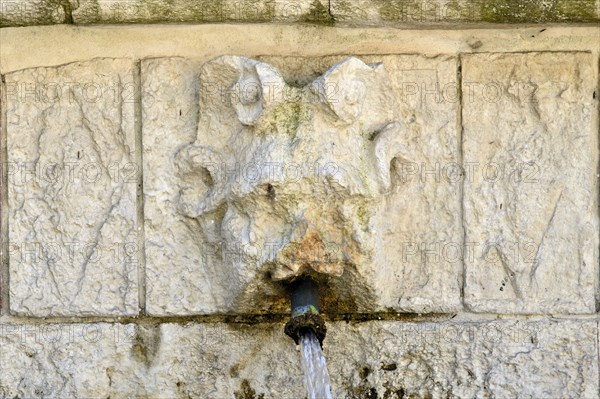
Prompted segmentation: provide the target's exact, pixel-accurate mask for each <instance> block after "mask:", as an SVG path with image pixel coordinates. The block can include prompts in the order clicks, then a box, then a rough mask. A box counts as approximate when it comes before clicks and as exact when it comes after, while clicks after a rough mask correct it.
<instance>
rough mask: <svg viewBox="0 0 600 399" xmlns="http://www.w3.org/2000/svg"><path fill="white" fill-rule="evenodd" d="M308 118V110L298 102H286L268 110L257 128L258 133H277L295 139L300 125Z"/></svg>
mask: <svg viewBox="0 0 600 399" xmlns="http://www.w3.org/2000/svg"><path fill="white" fill-rule="evenodd" d="M308 118H309V113H308V109H307V108H306V106H305V105H304V104H302V102H300V101H286V102H283V103H281V104H278V105H277V106H276V107H275V108H273V109H272V110H270V111H269V112H268V114H267V115H266V118H265V119H264V120H263V121H261V123H260V126H258V132H259V133H263V134H266V133H277V134H282V135H286V136H288V137H290V138H292V139H293V138H294V137H296V132H297V131H298V128H299V127H300V124H301V123H302V122H303V121H305V120H307V119H308Z"/></svg>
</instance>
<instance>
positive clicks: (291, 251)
mask: <svg viewBox="0 0 600 399" xmlns="http://www.w3.org/2000/svg"><path fill="white" fill-rule="evenodd" d="M200 80H201V85H202V87H201V98H200V116H199V122H198V135H197V138H196V141H195V142H193V143H190V144H189V145H187V146H185V147H183V148H181V149H180V151H179V152H178V153H177V155H176V156H175V159H174V162H175V165H176V168H177V170H178V171H179V193H180V195H179V199H178V204H177V206H178V209H179V212H180V213H182V214H183V215H185V216H186V217H188V218H190V219H193V220H195V221H196V223H198V225H197V226H198V228H200V229H201V230H202V231H203V234H204V236H205V240H206V241H207V242H209V243H213V244H215V245H218V246H219V247H220V248H221V251H220V254H221V258H220V259H218V262H216V263H215V265H213V267H221V268H222V270H221V273H219V275H220V276H222V277H221V278H222V279H223V281H222V282H221V283H222V284H224V285H225V286H231V287H234V286H235V287H245V288H240V289H241V290H248V288H247V286H248V284H257V283H256V278H255V277H256V276H257V275H267V276H269V277H268V279H270V280H275V281H280V280H289V279H293V278H294V277H297V276H299V275H302V274H312V275H316V276H317V277H318V276H321V277H326V276H332V277H335V278H339V279H342V280H346V279H351V281H350V280H348V282H347V283H348V284H350V285H352V284H361V285H363V287H362V290H363V291H364V290H367V291H368V290H370V287H369V279H368V278H366V277H365V278H355V277H352V276H353V275H357V274H358V275H360V274H361V270H363V268H364V265H365V264H366V263H368V262H371V259H372V253H373V250H374V235H373V234H374V231H373V225H372V216H373V213H374V212H375V210H376V208H377V205H378V203H379V200H380V199H381V198H383V196H384V195H385V193H386V192H387V191H388V190H389V188H390V184H391V183H390V163H391V161H392V159H393V158H394V157H396V156H402V157H404V158H410V155H409V152H410V148H409V146H408V143H407V140H405V139H403V135H405V134H406V132H405V129H403V125H402V123H401V122H400V121H399V119H400V118H399V117H398V116H397V115H395V110H397V109H398V106H397V104H395V101H396V100H395V98H394V97H393V96H391V95H390V94H388V92H389V90H388V81H387V75H386V72H385V69H384V67H383V65H381V64H377V65H368V64H365V63H364V62H362V61H360V60H358V59H356V58H348V59H346V60H344V61H342V62H340V63H338V64H336V65H334V66H332V67H331V68H330V69H329V71H327V72H326V73H325V74H324V75H322V76H321V77H319V78H318V79H316V80H315V81H314V82H313V83H312V84H310V85H307V86H305V87H300V88H298V87H292V86H290V85H288V84H286V83H285V82H284V80H283V78H282V76H281V74H280V73H279V72H278V71H277V69H275V68H274V67H272V66H270V65H268V64H265V63H262V62H259V61H256V60H252V59H248V58H244V57H229V56H228V57H221V58H218V59H216V60H214V61H211V62H209V63H207V64H205V65H204V67H203V69H202V72H201V75H200ZM217 263H218V264H217ZM232 282H236V283H234V284H232ZM231 295H232V298H234V297H235V295H236V294H235V293H232V294H231Z"/></svg>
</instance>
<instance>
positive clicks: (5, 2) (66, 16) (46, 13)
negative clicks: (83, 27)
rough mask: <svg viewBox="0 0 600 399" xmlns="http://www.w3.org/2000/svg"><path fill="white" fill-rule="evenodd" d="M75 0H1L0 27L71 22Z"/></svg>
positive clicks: (75, 4)
mask: <svg viewBox="0 0 600 399" xmlns="http://www.w3.org/2000/svg"><path fill="white" fill-rule="evenodd" d="M77 3H78V2H77V1H76V0H64V1H57V0H2V2H0V27H2V26H29V25H52V24H63V23H71V22H73V20H72V19H71V10H72V9H73V7H76V6H77Z"/></svg>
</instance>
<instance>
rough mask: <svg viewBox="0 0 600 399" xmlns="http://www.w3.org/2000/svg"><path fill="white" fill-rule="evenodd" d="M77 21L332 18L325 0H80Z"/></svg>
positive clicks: (290, 19) (128, 21)
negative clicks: (192, 0)
mask: <svg viewBox="0 0 600 399" xmlns="http://www.w3.org/2000/svg"><path fill="white" fill-rule="evenodd" d="M73 20H74V22H75V23H77V24H89V23H136V22H137V23H139V22H141V23H147V22H298V21H301V22H321V23H326V22H328V21H329V20H330V15H329V13H328V3H327V2H326V1H323V0H300V1H290V0H264V1H255V0H201V1H194V2H189V1H185V0H176V1H172V0H158V1H145V0H81V1H80V2H79V4H78V7H77V9H75V10H74V11H73Z"/></svg>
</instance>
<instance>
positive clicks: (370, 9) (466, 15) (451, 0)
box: [330, 0, 599, 25]
mask: <svg viewBox="0 0 600 399" xmlns="http://www.w3.org/2000/svg"><path fill="white" fill-rule="evenodd" d="M330 4H331V5H330V11H331V15H332V16H333V18H334V20H335V21H336V22H353V23H362V24H372V25H381V24H390V23H452V22H494V23H539V22H590V21H597V20H598V19H599V8H598V4H599V3H598V1H597V0H557V1H552V2H543V1H518V0H486V1H479V0H402V1H387V0H358V1H357V0H331V2H330Z"/></svg>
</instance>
